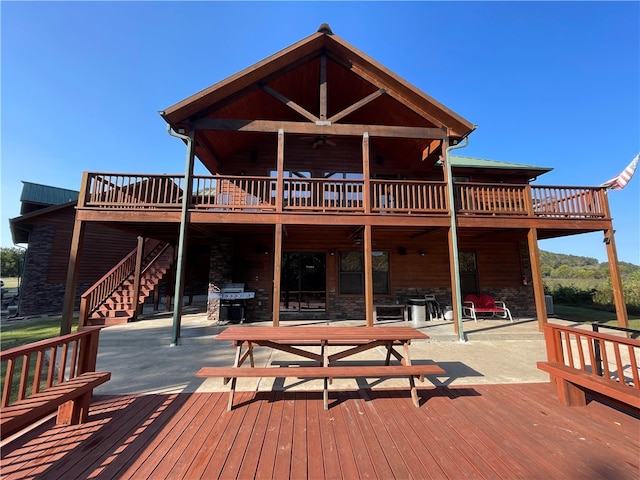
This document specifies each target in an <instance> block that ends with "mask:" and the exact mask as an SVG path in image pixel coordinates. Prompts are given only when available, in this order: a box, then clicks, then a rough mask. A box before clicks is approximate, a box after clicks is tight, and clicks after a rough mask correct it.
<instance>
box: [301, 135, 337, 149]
mask: <svg viewBox="0 0 640 480" xmlns="http://www.w3.org/2000/svg"><path fill="white" fill-rule="evenodd" d="M305 138H308V139H311V140H313V143H312V144H311V148H313V149H314V150H315V149H316V148H318V147H323V146H325V145H329V146H330V147H335V146H336V142H334V141H333V140H330V139H329V138H328V136H327V135H316V136H315V137H305Z"/></svg>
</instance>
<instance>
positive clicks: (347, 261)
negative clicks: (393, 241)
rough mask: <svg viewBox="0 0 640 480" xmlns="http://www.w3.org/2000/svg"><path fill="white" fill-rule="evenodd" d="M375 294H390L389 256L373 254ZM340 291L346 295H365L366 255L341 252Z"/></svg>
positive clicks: (381, 253) (386, 254)
mask: <svg viewBox="0 0 640 480" xmlns="http://www.w3.org/2000/svg"><path fill="white" fill-rule="evenodd" d="M371 260H372V269H373V272H372V273H373V293H374V294H378V295H387V294H388V293H389V254H388V253H387V252H372V254H371ZM339 284H340V285H339V289H340V293H341V294H344V295H349V294H353V295H356V294H360V295H361V294H363V293H364V254H363V253H362V252H340V266H339Z"/></svg>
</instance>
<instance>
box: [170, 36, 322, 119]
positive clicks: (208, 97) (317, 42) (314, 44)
mask: <svg viewBox="0 0 640 480" xmlns="http://www.w3.org/2000/svg"><path fill="white" fill-rule="evenodd" d="M325 37H326V35H325V34H324V33H314V34H313V35H310V36H309V37H307V38H305V39H302V40H300V41H299V42H296V43H294V44H293V45H291V46H289V47H287V48H285V49H284V50H281V51H280V52H278V53H275V54H273V55H271V56H269V57H267V58H265V59H264V60H261V61H260V62H258V63H255V64H254V65H252V66H250V67H248V68H245V69H244V70H241V71H240V72H238V73H236V74H234V75H232V76H230V77H228V78H226V79H225V80H222V81H221V82H218V83H216V84H214V85H212V86H210V87H209V88H206V89H204V90H202V91H200V92H198V93H196V94H194V95H191V96H190V97H188V98H186V99H184V100H182V101H181V102H178V103H176V104H175V105H172V106H171V107H169V108H166V109H165V110H164V111H162V112H160V113H161V115H162V116H163V118H164V119H165V120H166V121H167V122H169V123H170V124H173V125H177V124H179V123H180V122H182V121H184V120H185V119H187V118H189V117H191V116H194V115H197V114H199V113H200V112H201V111H202V110H203V109H205V108H208V107H209V106H210V105H213V104H216V103H218V102H220V101H222V100H224V99H226V98H227V97H229V96H232V95H235V94H236V93H237V92H239V91H241V90H243V89H245V88H247V87H251V86H255V85H257V84H258V83H261V82H263V81H264V79H265V78H266V77H268V76H270V75H272V74H274V73H276V72H280V71H281V70H282V69H286V68H288V67H290V65H291V64H292V63H294V62H295V63H298V62H297V61H298V60H299V59H301V58H305V57H307V56H309V55H314V54H317V52H318V51H319V50H320V49H321V48H322V46H323V44H324V38H325Z"/></svg>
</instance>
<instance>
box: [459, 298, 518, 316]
mask: <svg viewBox="0 0 640 480" xmlns="http://www.w3.org/2000/svg"><path fill="white" fill-rule="evenodd" d="M485 314H490V315H491V316H492V317H500V318H508V319H509V320H511V322H513V317H512V316H511V311H510V310H509V309H508V308H507V306H506V305H505V303H504V302H499V301H496V300H494V298H493V297H492V296H491V295H487V294H486V293H485V294H482V295H465V296H464V302H463V304H462V316H464V317H470V318H473V321H474V322H477V321H478V315H485Z"/></svg>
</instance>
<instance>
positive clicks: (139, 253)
mask: <svg viewBox="0 0 640 480" xmlns="http://www.w3.org/2000/svg"><path fill="white" fill-rule="evenodd" d="M143 258H144V237H143V236H139V237H138V246H137V249H136V266H135V271H134V275H133V299H132V301H133V304H132V307H133V320H134V321H135V320H137V319H138V305H139V303H140V277H141V275H142V259H143Z"/></svg>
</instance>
